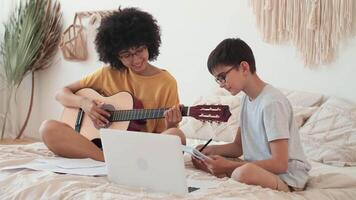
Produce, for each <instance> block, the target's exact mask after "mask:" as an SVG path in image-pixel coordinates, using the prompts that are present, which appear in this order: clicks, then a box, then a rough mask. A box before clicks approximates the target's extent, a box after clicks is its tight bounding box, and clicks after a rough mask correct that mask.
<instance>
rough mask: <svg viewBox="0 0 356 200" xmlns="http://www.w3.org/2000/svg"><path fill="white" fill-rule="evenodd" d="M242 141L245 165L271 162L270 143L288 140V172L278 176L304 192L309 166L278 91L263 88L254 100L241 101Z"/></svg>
mask: <svg viewBox="0 0 356 200" xmlns="http://www.w3.org/2000/svg"><path fill="white" fill-rule="evenodd" d="M240 128H241V140H242V150H243V155H244V159H245V160H246V161H250V162H252V161H257V160H267V159H271V158H272V154H271V150H270V147H269V142H271V141H274V140H278V139H288V157H289V160H288V171H287V173H284V174H279V175H278V176H279V177H280V178H281V179H282V180H283V181H284V182H286V183H287V184H288V185H290V186H292V187H296V188H304V186H305V184H306V182H307V180H308V178H309V175H308V171H309V170H310V168H311V166H310V164H309V163H308V161H307V159H306V156H305V154H304V151H303V149H302V146H301V144H300V139H299V133H298V129H297V126H296V124H295V121H294V117H293V110H292V106H291V104H290V102H289V101H288V99H287V98H286V97H285V96H284V95H283V93H282V92H280V91H279V90H278V89H276V88H274V87H273V86H271V85H266V86H265V87H264V88H263V90H262V91H261V93H260V94H259V95H258V96H257V98H256V99H254V100H250V99H249V97H248V96H247V95H245V96H244V97H243V98H242V109H241V122H240Z"/></svg>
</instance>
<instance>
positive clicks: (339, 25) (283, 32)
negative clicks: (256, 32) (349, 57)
mask: <svg viewBox="0 0 356 200" xmlns="http://www.w3.org/2000/svg"><path fill="white" fill-rule="evenodd" d="M352 2H353V0H250V4H251V6H252V8H253V11H254V13H255V15H256V22H257V26H258V28H259V29H260V31H261V33H262V37H263V40H264V41H266V42H268V43H272V44H278V43H282V42H286V41H291V42H292V44H294V45H295V46H296V48H297V49H298V51H299V52H300V54H301V56H302V58H303V59H304V64H305V65H306V66H308V67H311V68H315V67H317V66H318V65H321V64H328V63H330V62H332V61H333V60H334V59H335V55H336V51H337V49H338V44H339V42H340V41H341V40H342V39H347V38H349V37H351V34H352Z"/></svg>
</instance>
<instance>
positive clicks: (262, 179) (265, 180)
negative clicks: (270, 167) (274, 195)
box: [231, 163, 290, 192]
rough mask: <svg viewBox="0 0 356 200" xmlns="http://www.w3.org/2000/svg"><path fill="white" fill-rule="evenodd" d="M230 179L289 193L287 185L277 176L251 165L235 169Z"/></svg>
mask: <svg viewBox="0 0 356 200" xmlns="http://www.w3.org/2000/svg"><path fill="white" fill-rule="evenodd" d="M231 178H233V179H234V180H236V181H238V182H241V183H245V184H249V185H259V186H262V187H265V188H271V189H274V190H279V191H284V192H290V190H289V188H288V185H287V184H286V183H284V182H283V181H282V180H281V179H280V178H279V177H278V176H277V175H275V174H273V173H271V172H269V171H267V170H265V169H263V168H261V167H259V166H257V165H255V164H253V163H247V164H244V165H242V166H241V167H238V168H236V169H235V170H234V171H233V172H232V174H231Z"/></svg>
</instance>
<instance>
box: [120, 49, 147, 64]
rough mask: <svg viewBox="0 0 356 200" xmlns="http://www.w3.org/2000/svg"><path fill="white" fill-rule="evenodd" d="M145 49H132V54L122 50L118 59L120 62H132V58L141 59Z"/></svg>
mask: <svg viewBox="0 0 356 200" xmlns="http://www.w3.org/2000/svg"><path fill="white" fill-rule="evenodd" d="M146 49H147V47H146V46H139V47H137V48H132V50H133V51H132V52H130V51H129V50H124V51H123V52H121V53H119V58H120V60H121V61H122V62H128V61H132V59H133V57H134V56H137V57H142V56H143V53H144V52H145V50H146Z"/></svg>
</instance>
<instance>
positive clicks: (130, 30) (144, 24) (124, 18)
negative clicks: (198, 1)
mask: <svg viewBox="0 0 356 200" xmlns="http://www.w3.org/2000/svg"><path fill="white" fill-rule="evenodd" d="M141 45H145V46H146V47H147V50H148V52H149V58H148V59H149V60H150V61H152V60H155V59H156V58H157V56H158V55H159V46H160V45H161V33H160V28H159V26H158V25H157V21H156V20H155V19H154V18H153V16H152V15H151V14H149V13H147V12H144V11H141V10H139V9H138V8H125V9H122V10H120V9H119V10H118V11H115V12H114V13H113V14H111V15H109V16H107V17H105V18H103V19H102V21H101V24H100V26H99V28H98V33H97V35H96V38H95V46H96V50H97V52H98V54H99V60H100V61H103V62H104V63H109V64H110V65H111V66H112V67H114V68H117V69H125V68H126V67H125V66H124V64H123V63H122V62H121V61H120V59H119V58H118V54H119V52H120V51H122V50H126V49H128V48H131V47H138V46H141Z"/></svg>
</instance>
